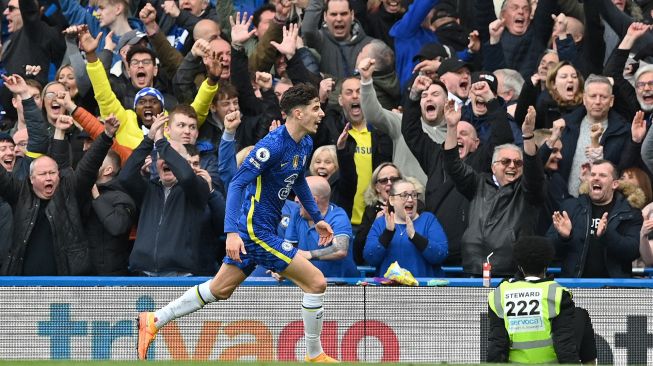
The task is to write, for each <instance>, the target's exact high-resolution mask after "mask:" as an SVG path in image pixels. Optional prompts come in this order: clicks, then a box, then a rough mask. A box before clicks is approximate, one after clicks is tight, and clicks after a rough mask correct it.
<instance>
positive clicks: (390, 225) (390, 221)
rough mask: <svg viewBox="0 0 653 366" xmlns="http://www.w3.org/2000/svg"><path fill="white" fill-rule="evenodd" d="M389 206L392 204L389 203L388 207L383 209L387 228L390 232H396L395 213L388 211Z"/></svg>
mask: <svg viewBox="0 0 653 366" xmlns="http://www.w3.org/2000/svg"><path fill="white" fill-rule="evenodd" d="M389 206H390V203H388V206H386V207H385V208H384V209H383V213H384V216H385V228H386V230H388V231H395V213H394V211H393V212H390V210H389V209H388V207H389Z"/></svg>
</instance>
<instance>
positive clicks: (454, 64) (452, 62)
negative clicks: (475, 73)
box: [438, 58, 472, 76]
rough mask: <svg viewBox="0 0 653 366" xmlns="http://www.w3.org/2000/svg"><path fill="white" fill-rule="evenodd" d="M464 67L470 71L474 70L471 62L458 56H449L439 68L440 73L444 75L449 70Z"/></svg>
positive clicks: (452, 70) (455, 70)
mask: <svg viewBox="0 0 653 366" xmlns="http://www.w3.org/2000/svg"><path fill="white" fill-rule="evenodd" d="M463 67H466V68H468V69H469V70H470V71H471V70H472V65H471V64H470V63H468V62H465V61H462V60H459V59H457V58H448V59H445V60H444V61H442V63H441V64H440V68H438V75H440V76H442V75H444V74H446V73H448V72H457V71H458V70H460V69H462V68H463Z"/></svg>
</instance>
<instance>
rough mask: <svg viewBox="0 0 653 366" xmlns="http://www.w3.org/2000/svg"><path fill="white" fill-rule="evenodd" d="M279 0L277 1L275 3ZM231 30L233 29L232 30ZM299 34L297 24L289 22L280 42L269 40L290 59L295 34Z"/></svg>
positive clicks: (295, 49)
mask: <svg viewBox="0 0 653 366" xmlns="http://www.w3.org/2000/svg"><path fill="white" fill-rule="evenodd" d="M279 2H280V1H277V4H278V3H279ZM232 32H233V31H232ZM298 34H299V26H297V24H294V23H293V24H290V25H289V26H288V27H287V28H286V27H285V26H284V27H283V40H282V41H281V43H277V42H275V41H270V44H271V45H272V47H274V48H276V49H277V51H279V53H281V54H282V55H284V56H286V59H288V60H290V59H291V58H293V56H295V52H296V51H297V36H298Z"/></svg>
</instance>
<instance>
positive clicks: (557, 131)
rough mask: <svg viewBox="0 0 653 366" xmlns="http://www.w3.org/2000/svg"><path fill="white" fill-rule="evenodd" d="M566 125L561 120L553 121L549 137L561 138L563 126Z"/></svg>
mask: <svg viewBox="0 0 653 366" xmlns="http://www.w3.org/2000/svg"><path fill="white" fill-rule="evenodd" d="M566 125H567V123H566V122H565V120H564V119H563V118H558V119H557V120H555V121H553V128H552V130H551V137H553V136H555V137H556V139H559V138H561V137H562V131H563V130H564V129H565V126H566Z"/></svg>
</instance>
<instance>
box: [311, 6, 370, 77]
mask: <svg viewBox="0 0 653 366" xmlns="http://www.w3.org/2000/svg"><path fill="white" fill-rule="evenodd" d="M322 14H324V16H322ZM323 20H324V22H325V23H326V27H320V24H322V21H323ZM302 35H303V38H304V42H305V44H306V46H307V47H311V48H314V49H315V50H316V51H317V52H318V53H319V54H321V55H322V58H321V60H320V71H321V72H323V73H325V74H329V75H332V76H333V77H336V78H342V77H348V76H351V75H353V74H354V69H355V68H356V56H357V55H358V54H359V53H360V51H361V50H362V49H363V47H365V45H366V44H368V43H370V42H371V41H372V39H373V38H372V37H370V36H368V35H367V34H365V31H364V30H363V27H362V26H361V24H360V23H359V22H358V21H357V20H355V18H354V10H353V8H352V5H351V3H350V2H349V0H334V1H328V2H326V9H324V1H323V0H310V2H309V3H308V7H307V8H306V10H305V12H304V21H303V22H302Z"/></svg>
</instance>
